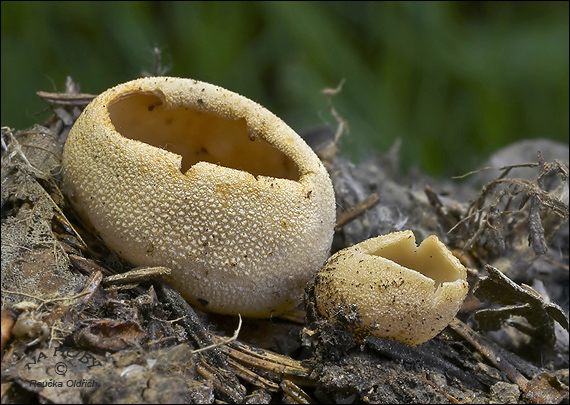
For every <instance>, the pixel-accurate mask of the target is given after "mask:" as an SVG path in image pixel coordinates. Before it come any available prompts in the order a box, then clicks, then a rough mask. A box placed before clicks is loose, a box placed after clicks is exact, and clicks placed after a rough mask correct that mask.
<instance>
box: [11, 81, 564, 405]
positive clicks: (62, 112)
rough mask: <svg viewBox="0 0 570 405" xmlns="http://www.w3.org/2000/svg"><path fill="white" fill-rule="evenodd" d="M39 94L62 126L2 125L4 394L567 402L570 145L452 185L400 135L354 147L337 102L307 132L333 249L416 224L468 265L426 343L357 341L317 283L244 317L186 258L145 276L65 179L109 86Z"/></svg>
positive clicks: (156, 399)
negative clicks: (357, 158) (348, 148)
mask: <svg viewBox="0 0 570 405" xmlns="http://www.w3.org/2000/svg"><path fill="white" fill-rule="evenodd" d="M323 94H324V95H325V96H326V97H332V96H333V95H334V94H335V91H334V90H329V91H328V92H327V91H326V92H324V93H323ZM38 95H39V96H40V97H41V98H43V99H44V100H45V101H46V102H47V103H49V105H50V107H51V109H52V111H53V115H52V116H51V118H50V119H49V120H48V121H47V122H45V123H43V124H42V125H36V126H34V127H32V128H29V129H25V130H18V131H17V130H15V129H10V128H2V193H1V196H2V364H1V369H2V402H3V403H18V402H20V403H21V402H48V401H49V402H54V403H94V402H95V403H97V402H101V403H113V402H130V403H143V402H149V403H150V402H152V403H171V402H185V403H214V402H227V403H342V404H351V403H406V402H416V403H460V402H465V403H568V385H569V381H568V265H569V263H568V249H569V248H568V243H569V237H568V234H569V232H568V146H567V145H558V144H554V143H551V142H548V141H535V142H527V141H525V143H524V145H522V144H521V143H516V144H513V145H511V146H510V147H508V148H506V149H505V150H503V151H501V152H500V153H497V154H496V155H495V156H493V157H491V158H490V161H492V162H493V165H494V166H495V169H494V171H492V172H491V171H490V170H483V171H478V172H477V173H473V174H471V175H470V176H469V178H468V179H467V180H459V179H454V180H446V181H442V180H436V179H432V178H429V177H428V176H425V175H423V174H422V173H418V172H416V171H412V172H410V173H408V174H403V173H401V172H400V171H399V169H398V147H397V145H395V147H394V148H393V149H392V150H391V151H390V152H389V153H387V154H386V155H384V156H378V157H376V158H373V159H368V160H366V161H364V162H362V163H359V164H355V163H352V162H350V161H348V160H346V159H345V158H343V157H342V151H338V149H337V146H336V143H335V140H337V139H338V137H339V136H340V134H341V133H342V130H343V128H344V126H345V125H346V122H345V121H344V119H343V118H342V117H340V116H339V115H338V113H337V112H336V110H334V107H333V106H332V103H331V104H330V106H331V113H332V115H333V116H334V117H335V118H336V119H337V120H338V123H339V126H338V128H329V127H323V128H315V129H311V130H307V131H305V132H304V133H303V134H302V136H303V137H304V138H305V139H306V141H307V142H308V143H309V144H310V145H311V147H313V149H314V150H315V151H316V152H317V154H318V155H319V156H320V158H321V159H322V160H323V161H324V163H325V165H326V166H327V169H328V170H329V173H330V175H331V178H332V180H333V184H334V188H335V193H336V199H337V208H338V212H337V213H338V216H337V227H336V233H335V237H334V242H333V247H332V251H331V254H332V253H334V252H336V251H338V250H340V249H342V248H344V247H348V246H352V245H354V244H356V243H358V242H360V241H362V240H365V239H367V238H370V237H374V236H377V235H380V234H385V233H388V232H392V231H400V230H405V229H411V230H413V231H414V233H415V235H416V238H417V240H418V242H419V241H421V240H423V239H425V238H426V237H427V236H429V235H431V234H435V235H437V236H438V237H439V238H440V239H441V240H442V241H444V242H445V243H446V244H447V246H448V247H449V248H450V249H452V250H453V251H454V253H455V254H456V255H457V257H458V258H459V259H460V260H461V261H462V262H463V264H464V265H465V266H466V267H467V268H468V273H469V274H468V281H469V284H470V293H469V295H468V297H467V299H466V300H465V303H464V304H463V307H462V309H461V310H460V312H459V313H458V315H457V317H456V318H455V319H454V320H453V321H452V322H451V323H450V325H449V326H448V327H447V328H446V329H445V330H444V331H443V332H442V333H440V334H439V335H438V336H436V337H435V338H434V339H432V340H430V341H428V342H426V343H424V344H422V345H420V346H418V347H409V346H406V345H405V344H402V343H399V342H395V341H390V340H386V339H381V338H372V337H368V336H366V335H358V336H354V335H353V334H352V333H351V331H350V329H349V328H346V325H354V324H358V307H357V304H356V303H352V304H351V303H347V305H346V307H343V308H340V309H339V312H338V314H337V316H336V319H334V320H332V321H331V320H324V319H322V318H320V317H319V316H318V313H317V312H316V311H315V309H314V296H313V287H312V286H311V285H308V286H307V288H306V293H305V297H304V304H303V305H300V306H299V307H298V308H297V309H295V310H294V311H291V312H289V313H287V314H284V315H283V316H280V317H278V318H273V319H267V320H260V319H243V322H242V320H241V319H239V318H238V317H230V316H221V315H215V314H207V313H203V312H200V311H198V310H196V309H193V308H192V307H191V306H190V305H189V304H187V303H186V302H185V301H184V300H183V299H182V298H181V297H180V295H179V294H178V292H177V291H176V290H175V289H173V288H172V287H171V286H170V285H169V284H167V283H166V282H164V281H161V280H160V275H161V274H164V272H168V271H169V269H165V268H150V269H149V268H146V269H135V270H133V269H132V268H131V266H129V265H128V264H127V263H124V262H123V261H121V260H120V259H119V258H118V257H117V256H115V255H114V254H113V252H112V251H110V250H109V249H108V248H107V247H106V246H105V245H104V244H103V243H102V242H101V241H100V240H99V239H98V237H97V234H96V233H94V232H92V230H91V229H90V228H89V224H84V223H81V222H80V221H79V220H78V219H77V217H76V216H75V215H74V213H73V211H72V210H71V209H70V208H69V205H68V204H66V201H65V198H64V197H63V195H62V194H61V191H60V189H59V185H60V159H61V150H62V146H63V144H64V142H65V138H66V136H67V133H68V132H69V129H70V128H71V126H72V125H73V123H74V121H75V119H77V117H78V116H79V114H80V113H81V111H82V109H83V108H84V107H85V106H86V105H87V104H88V103H89V101H90V100H91V99H92V97H93V96H91V95H88V94H82V93H80V92H79V88H78V86H77V85H76V84H75V83H73V82H72V81H71V79H69V80H68V82H67V91H66V92H65V93H61V94H55V93H45V92H39V93H38ZM521 148H522V149H521ZM525 153H526V156H527V158H525V159H524V160H518V161H516V162H514V163H513V161H510V160H509V159H510V157H512V156H513V155H514V156H515V157H519V158H520V157H521V156H525ZM505 156H506V157H505ZM497 159H498V161H497ZM490 173H491V174H490ZM236 329H239V331H236ZM201 349H204V350H201Z"/></svg>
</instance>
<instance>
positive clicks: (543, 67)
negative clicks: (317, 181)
mask: <svg viewBox="0 0 570 405" xmlns="http://www.w3.org/2000/svg"><path fill="white" fill-rule="evenodd" d="M1 11H2V12H1V18H2V25H1V44H2V47H1V55H2V77H1V93H2V103H1V113H2V122H1V124H2V125H3V126H4V125H7V126H10V127H13V128H14V127H15V128H16V129H22V128H25V127H27V126H30V125H31V124H33V123H36V122H41V121H43V120H44V119H45V118H46V117H47V113H44V114H43V115H40V116H37V115H36V113H37V112H39V111H41V110H42V109H43V108H44V107H45V106H46V104H45V103H44V102H42V101H41V100H39V99H38V98H37V97H36V96H35V92H36V91H38V90H44V91H56V90H58V91H62V90H63V89H64V88H63V83H64V81H65V77H66V76H67V75H70V76H72V77H73V79H74V80H75V81H78V82H79V83H80V84H81V86H82V90H83V91H84V92H89V93H95V94H98V93H100V92H102V91H103V90H105V89H107V88H109V87H112V86H114V85H116V84H118V83H121V82H124V81H127V80H130V79H133V78H136V77H138V76H139V75H140V73H141V70H142V69H146V70H150V69H151V68H152V55H153V54H152V50H153V48H154V47H159V48H160V49H162V52H163V60H164V62H165V65H166V66H167V67H168V68H169V69H168V71H167V72H166V74H168V75H171V76H181V77H191V78H195V79H199V80H203V81H206V82H210V83H214V84H217V85H220V86H223V87H225V88H227V89H230V90H233V91H236V92H238V93H240V94H242V95H244V96H246V97H249V98H251V99H253V100H255V101H257V102H259V103H261V104H262V105H264V106H266V107H267V108H269V109H270V110H271V111H273V112H274V113H276V114H277V115H279V116H280V117H281V118H282V119H283V120H285V122H287V123H288V124H289V125H290V126H291V127H293V128H294V129H295V130H297V131H300V130H302V129H304V128H307V127H311V126H317V125H322V124H331V125H334V124H335V122H334V119H333V118H332V117H331V115H330V113H329V111H328V108H327V103H326V99H325V98H324V97H323V96H322V95H321V94H320V90H321V89H322V88H325V87H335V86H336V85H337V84H338V83H339V82H340V80H341V79H342V78H345V79H346V83H345V85H344V87H343V90H342V92H341V93H340V94H338V95H337V96H335V97H334V99H333V101H334V105H335V107H336V109H337V110H338V111H339V113H340V114H341V115H343V117H344V118H345V119H347V120H348V122H349V124H350V134H349V135H345V136H343V138H342V143H341V146H342V149H343V151H345V153H347V154H348V155H349V156H350V157H352V158H353V159H355V160H357V159H358V158H361V157H363V156H367V155H369V154H370V153H372V151H380V152H384V151H387V150H388V148H389V147H390V146H391V145H392V144H393V143H394V141H395V140H396V139H397V138H401V139H402V141H403V143H402V164H403V166H404V168H407V167H409V166H411V165H413V166H418V167H419V168H420V169H422V170H424V171H426V172H428V173H430V174H432V175H438V176H442V175H445V176H449V175H457V174H461V173H464V172H467V171H470V170H473V169H475V168H476V167H477V165H478V164H480V163H481V162H482V161H483V159H484V158H485V157H486V156H488V155H489V154H490V153H491V152H492V151H494V150H496V149H497V148H500V147H502V146H504V145H507V144H509V143H511V142H514V141H516V140H520V139H525V138H539V137H540V138H549V139H554V140H558V141H561V142H568V139H569V128H568V121H569V117H568V111H569V103H568V90H569V84H568V78H569V62H568V60H569V57H568V54H569V39H568V38H569V31H568V19H569V16H568V2H540V3H539V2H494V1H489V2H417V3H416V2H356V1H353V2H350V3H348V2H229V3H225V2H223V3H220V2H136V1H134V2H7V1H3V2H1Z"/></svg>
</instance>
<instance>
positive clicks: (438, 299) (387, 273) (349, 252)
mask: <svg viewBox="0 0 570 405" xmlns="http://www.w3.org/2000/svg"><path fill="white" fill-rule="evenodd" d="M466 277H467V270H466V269H465V267H464V266H463V265H462V264H461V263H460V262H459V260H458V259H457V258H456V257H455V256H453V254H452V253H451V252H450V251H449V249H447V247H446V246H445V245H444V244H443V243H442V242H441V241H440V240H439V239H438V238H437V237H436V236H435V235H432V236H430V237H428V238H427V239H425V240H424V241H423V242H422V243H421V244H420V246H419V247H418V246H416V240H415V237H414V234H413V232H412V231H404V232H393V233H390V234H388V235H382V236H378V237H376V238H371V239H368V240H365V241H364V242H361V243H358V244H356V245H354V246H351V247H349V248H346V249H343V250H341V251H339V252H337V253H336V254H334V255H333V256H332V257H330V258H329V260H327V262H326V263H325V265H324V266H323V268H322V269H321V271H320V272H319V273H318V275H317V277H316V279H315V286H314V288H315V290H314V291H315V292H314V294H315V301H316V307H317V311H318V312H319V313H320V314H321V315H322V316H324V317H326V318H329V319H335V318H336V317H337V315H338V314H339V313H340V312H341V311H344V312H345V313H347V312H349V311H350V310H351V308H356V311H357V316H356V317H353V318H352V322H353V324H351V325H348V326H349V327H350V328H351V329H352V330H353V333H354V334H355V336H357V337H359V338H361V337H363V336H366V335H371V336H378V337H384V338H388V339H393V340H397V341H400V342H404V343H406V344H408V345H411V346H417V345H420V344H422V343H424V342H426V341H427V340H429V339H431V338H433V337H434V336H436V335H437V334H438V333H439V332H441V331H442V330H443V329H444V328H445V327H446V326H447V325H448V324H449V322H451V320H452V319H453V317H455V315H456V314H457V311H459V308H460V307H461V304H462V303H463V300H464V299H465V296H466V295H467V292H468V290H469V285H468V284H467V281H466Z"/></svg>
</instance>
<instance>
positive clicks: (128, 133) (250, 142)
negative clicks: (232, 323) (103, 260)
mask: <svg viewBox="0 0 570 405" xmlns="http://www.w3.org/2000/svg"><path fill="white" fill-rule="evenodd" d="M63 182H64V191H65V193H66V195H67V196H68V197H69V199H70V201H71V202H72V204H73V206H74V208H75V209H76V210H77V211H78V212H79V213H80V215H81V216H82V218H83V219H84V220H85V221H86V222H87V223H88V224H90V225H91V226H92V227H93V228H94V229H95V230H96V231H97V232H98V233H99V235H100V236H101V238H102V239H103V240H104V241H105V242H106V243H107V244H108V246H109V247H111V248H112V249H113V250H114V251H115V252H116V253H117V254H119V255H120V256H121V257H122V258H124V259H125V260H127V261H128V262H130V263H132V264H133V265H136V266H158V265H160V266H167V267H170V268H171V269H172V275H171V277H170V279H169V280H170V281H171V282H172V284H173V285H174V286H175V287H177V288H178V290H179V291H180V292H181V293H182V295H183V296H184V297H185V298H186V299H187V300H188V301H189V302H191V303H192V304H194V305H195V306H197V307H198V308H200V309H205V310H209V311H214V312H219V313H225V314H237V313H241V314H242V315H245V316H252V317H269V316H271V315H277V314H279V313H282V312H284V311H286V310H288V309H291V308H293V307H294V306H295V305H296V304H297V303H298V302H299V299H300V297H301V294H302V291H303V288H304V287H305V285H306V283H307V282H308V281H309V280H310V279H311V278H312V277H313V276H314V274H315V272H316V271H317V270H318V269H319V267H320V266H321V264H322V263H323V262H324V261H325V259H326V258H327V255H328V252H329V249H330V245H331V241H332V236H333V228H334V223H335V201H334V191H333V188H332V184H331V180H330V178H329V176H328V173H327V172H326V170H325V168H324V166H323V164H322V163H321V162H320V160H319V159H318V157H317V156H316V155H315V154H314V153H313V151H312V150H311V149H310V148H309V146H308V145H307V144H306V143H305V142H304V141H303V140H302V139H301V138H300V137H299V136H298V135H297V134H296V133H295V132H294V131H293V130H292V129H291V128H289V127H288V126H287V125H286V124H285V123H284V122H283V121H281V120H280V119H279V118H278V117H276V116H275V115H274V114H272V113H271V112H269V111H268V110H266V109H265V108H264V107H262V106H260V105H259V104H257V103H255V102H253V101H251V100H249V99H247V98H245V97H242V96H240V95H238V94H236V93H233V92H231V91H228V90H226V89H223V88H221V87H217V86H213V85H211V84H207V83H203V82H199V81H196V80H191V79H181V78H173V77H152V78H143V79H138V80H133V81H131V82H128V83H124V84H121V85H118V86H116V87H113V88H111V89H109V90H107V91H105V92H104V93H102V94H101V95H99V96H98V97H97V98H95V99H94V100H93V101H92V102H91V104H89V105H88V106H87V108H86V109H85V110H84V111H83V113H82V114H81V116H80V117H79V119H78V120H77V122H76V123H75V125H74V126H73V128H72V130H71V132H70V134H69V137H68V139H67V142H66V144H65V148H64V153H63Z"/></svg>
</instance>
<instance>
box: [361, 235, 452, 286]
mask: <svg viewBox="0 0 570 405" xmlns="http://www.w3.org/2000/svg"><path fill="white" fill-rule="evenodd" d="M368 253H369V254H371V255H375V256H381V257H383V258H386V259H388V260H391V261H393V262H395V263H397V264H399V265H401V266H404V267H406V268H408V269H411V270H415V271H417V272H419V273H421V274H423V275H424V276H426V277H429V278H431V279H433V280H434V281H435V288H436V289H437V287H439V286H440V285H441V283H445V282H453V281H456V280H458V279H459V278H460V274H459V272H458V270H457V268H456V266H455V265H454V264H453V263H452V262H451V260H452V259H450V258H449V257H448V256H447V255H446V254H442V250H441V248H439V247H438V246H437V242H436V240H435V239H434V238H428V239H426V240H424V241H423V242H422V243H421V245H420V246H419V247H417V246H416V243H415V241H414V238H408V239H406V240H405V241H402V242H401V243H395V244H389V245H387V246H383V247H380V248H378V249H377V250H375V251H370V252H368ZM449 255H451V253H449Z"/></svg>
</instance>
